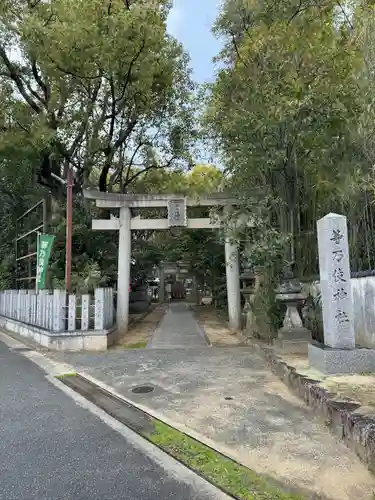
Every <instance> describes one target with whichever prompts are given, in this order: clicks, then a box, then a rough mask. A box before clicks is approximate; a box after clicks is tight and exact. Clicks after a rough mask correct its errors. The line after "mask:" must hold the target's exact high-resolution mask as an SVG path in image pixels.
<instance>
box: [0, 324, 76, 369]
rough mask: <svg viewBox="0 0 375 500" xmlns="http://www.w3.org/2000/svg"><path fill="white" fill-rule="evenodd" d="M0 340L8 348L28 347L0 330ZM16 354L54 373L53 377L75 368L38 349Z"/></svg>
mask: <svg viewBox="0 0 375 500" xmlns="http://www.w3.org/2000/svg"><path fill="white" fill-rule="evenodd" d="M0 341H1V342H3V343H4V344H5V345H7V346H8V347H9V348H10V349H23V348H29V346H28V345H27V344H23V343H22V342H20V341H19V340H16V339H14V338H13V337H11V336H9V335H7V334H6V333H4V332H3V331H0ZM30 349H31V348H30ZM18 354H22V356H25V358H28V359H30V361H33V363H35V364H37V365H38V366H39V367H40V368H42V370H44V371H45V372H47V373H48V374H50V375H54V376H55V377H57V376H58V375H65V374H66V373H76V370H75V368H73V367H72V366H70V365H68V364H66V363H58V362H55V361H53V360H52V359H49V358H47V357H46V356H44V355H43V354H42V353H41V352H38V351H33V350H29V351H23V352H20V353H18Z"/></svg>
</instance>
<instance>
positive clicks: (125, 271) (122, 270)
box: [116, 207, 131, 335]
mask: <svg viewBox="0 0 375 500" xmlns="http://www.w3.org/2000/svg"><path fill="white" fill-rule="evenodd" d="M130 259H131V213H130V209H129V207H121V208H120V230H119V245H118V278H117V313H116V316H117V317H116V320H117V330H118V332H119V334H120V335H121V334H124V333H126V332H127V331H128V325H129V285H130Z"/></svg>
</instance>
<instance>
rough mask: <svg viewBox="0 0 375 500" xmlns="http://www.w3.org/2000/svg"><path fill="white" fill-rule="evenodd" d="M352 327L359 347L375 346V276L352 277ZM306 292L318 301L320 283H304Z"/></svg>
mask: <svg viewBox="0 0 375 500" xmlns="http://www.w3.org/2000/svg"><path fill="white" fill-rule="evenodd" d="M351 285H352V297H353V308H354V329H355V335H356V343H357V345H358V346H361V347H369V348H372V349H373V348H375V276H367V277H360V278H352V279H351ZM304 288H305V289H306V291H307V292H309V293H311V295H313V296H314V297H316V299H317V302H318V303H319V304H321V302H320V284H319V282H318V281H317V282H314V283H313V284H306V285H304Z"/></svg>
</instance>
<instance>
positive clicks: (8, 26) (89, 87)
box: [0, 0, 193, 192]
mask: <svg viewBox="0 0 375 500" xmlns="http://www.w3.org/2000/svg"><path fill="white" fill-rule="evenodd" d="M168 10H169V2H168V1H167V0H157V1H154V0H125V1H124V0H107V1H105V2H103V1H102V0H92V1H90V2H83V1H76V0H52V1H51V2H41V1H33V2H31V1H29V0H1V1H0V87H1V90H2V94H3V95H2V97H3V99H2V106H3V109H2V113H3V116H2V120H1V124H2V134H3V137H4V141H5V142H9V141H10V142H12V144H16V143H17V144H19V145H20V144H22V145H24V144H27V145H28V146H29V147H30V148H32V149H33V150H34V151H35V153H36V154H37V155H38V156H39V162H40V173H41V180H42V181H43V182H45V183H47V184H48V185H49V186H50V187H51V188H52V189H53V191H54V192H58V191H59V184H58V183H56V182H55V181H54V179H53V178H52V177H51V173H54V174H56V175H59V176H61V175H63V173H64V168H66V167H67V165H70V166H73V167H74V170H75V174H76V186H77V188H78V189H79V188H81V187H82V186H85V185H88V183H89V182H90V175H91V173H92V170H93V167H94V166H95V168H96V169H98V170H99V176H98V179H97V181H98V187H99V189H100V190H102V191H106V190H108V189H112V188H113V186H115V185H117V186H118V187H119V189H120V190H121V191H126V190H127V189H128V186H129V184H130V183H131V182H132V181H133V180H134V179H135V178H136V177H138V176H139V175H140V174H141V172H146V171H148V170H150V169H157V168H165V167H169V166H176V165H181V163H186V161H188V160H189V155H188V152H189V147H190V145H191V139H192V137H193V131H192V129H193V127H192V109H193V104H192V92H191V91H192V89H193V84H192V82H191V80H190V77H189V72H188V69H187V56H186V55H185V54H184V52H183V50H182V47H181V46H180V45H179V44H178V43H177V41H176V40H175V39H174V38H172V37H170V36H168V35H167V33H166V17H167V14H168Z"/></svg>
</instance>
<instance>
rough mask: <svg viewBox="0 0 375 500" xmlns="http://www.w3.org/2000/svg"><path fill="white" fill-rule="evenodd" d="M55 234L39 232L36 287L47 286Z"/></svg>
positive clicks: (40, 288)
mask: <svg viewBox="0 0 375 500" xmlns="http://www.w3.org/2000/svg"><path fill="white" fill-rule="evenodd" d="M54 239H55V237H54V236H52V235H50V234H38V251H37V263H36V289H37V290H42V289H43V288H44V287H45V286H46V277H47V269H48V261H49V258H50V256H51V250H52V245H53V240H54Z"/></svg>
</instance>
